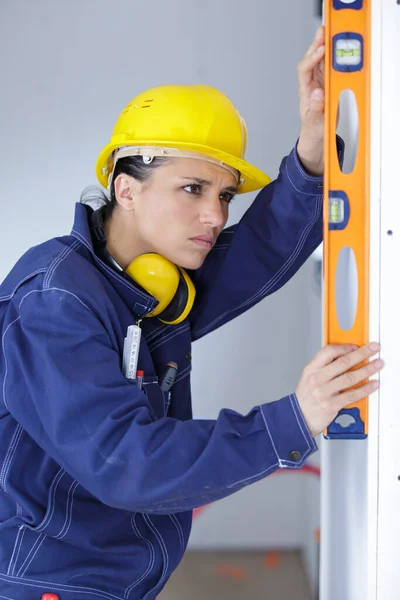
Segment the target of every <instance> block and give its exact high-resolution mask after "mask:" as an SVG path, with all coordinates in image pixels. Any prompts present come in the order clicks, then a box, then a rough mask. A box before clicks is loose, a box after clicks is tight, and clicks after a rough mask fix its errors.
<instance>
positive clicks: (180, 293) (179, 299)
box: [157, 271, 189, 322]
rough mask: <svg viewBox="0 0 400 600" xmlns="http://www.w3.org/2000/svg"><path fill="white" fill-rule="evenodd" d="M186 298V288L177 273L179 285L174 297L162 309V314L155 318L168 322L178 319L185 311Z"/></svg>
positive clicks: (187, 296)
mask: <svg viewBox="0 0 400 600" xmlns="http://www.w3.org/2000/svg"><path fill="white" fill-rule="evenodd" d="M188 298H189V290H188V286H187V283H186V281H185V278H184V277H183V275H182V273H181V272H180V271H179V283H178V287H177V290H176V292H175V296H174V297H173V298H172V300H171V302H170V303H169V304H168V306H167V307H166V308H164V310H163V311H162V313H160V314H159V315H157V318H158V319H162V320H163V321H168V322H172V321H176V319H178V318H179V317H180V316H181V314H182V313H183V311H184V310H185V308H186V306H187V303H188Z"/></svg>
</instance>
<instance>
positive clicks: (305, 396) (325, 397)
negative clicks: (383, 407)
mask: <svg viewBox="0 0 400 600" xmlns="http://www.w3.org/2000/svg"><path fill="white" fill-rule="evenodd" d="M354 348H355V346H349V345H331V346H326V347H325V348H322V350H320V351H319V352H318V354H317V355H316V356H315V358H314V359H313V360H312V361H311V362H310V363H309V364H308V365H307V366H306V368H305V369H304V371H303V374H302V377H301V379H300V381H299V384H298V386H297V389H296V395H297V399H298V401H299V405H300V408H301V411H302V413H303V416H304V419H305V421H306V423H307V425H308V428H309V430H310V432H311V435H313V436H316V435H318V434H319V433H322V431H324V429H325V428H326V427H327V426H328V425H330V423H332V421H334V419H335V417H336V415H337V413H338V412H339V411H340V410H341V409H342V408H344V407H345V406H347V404H353V403H354V402H358V400H361V399H362V398H365V397H366V396H369V395H370V394H372V392H374V391H375V390H376V389H378V387H379V382H378V381H368V382H367V383H364V384H363V385H361V386H359V387H355V388H353V386H357V385H358V384H359V383H361V382H362V381H364V380H367V379H368V378H369V377H370V376H371V375H375V374H376V373H378V372H379V371H380V370H381V369H382V368H383V366H384V363H383V361H382V360H381V359H379V358H378V359H376V360H373V361H372V362H369V363H368V364H367V365H364V366H362V367H360V368H358V369H356V370H350V369H352V368H353V367H356V366H357V365H359V364H360V363H363V362H364V361H366V360H368V359H369V358H371V357H372V356H373V355H374V354H376V353H377V352H378V351H379V345H378V344H375V345H374V344H370V345H368V346H363V347H362V348H358V349H356V350H354ZM349 388H353V389H349Z"/></svg>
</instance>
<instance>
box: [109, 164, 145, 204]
mask: <svg viewBox="0 0 400 600" xmlns="http://www.w3.org/2000/svg"><path fill="white" fill-rule="evenodd" d="M140 189H141V184H140V183H139V182H138V181H136V179H134V178H133V177H131V176H130V175H126V173H120V174H119V175H118V177H116V178H115V180H114V192H115V199H116V200H117V202H118V204H119V205H120V207H121V208H123V209H124V210H128V211H129V210H133V206H134V200H135V196H136V195H137V194H139V193H140Z"/></svg>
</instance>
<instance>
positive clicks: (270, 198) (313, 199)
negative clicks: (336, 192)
mask: <svg viewBox="0 0 400 600" xmlns="http://www.w3.org/2000/svg"><path fill="white" fill-rule="evenodd" d="M321 209H322V179H321V178H319V177H311V176H309V175H307V174H306V173H305V172H304V170H303V168H302V166H301V164H300V162H299V159H298V156H297V152H296V149H293V151H292V152H291V153H290V154H289V156H288V157H286V158H285V159H284V160H283V162H282V164H281V167H280V172H279V176H278V178H277V179H276V180H275V181H273V182H272V183H271V184H270V185H269V186H267V187H266V188H264V189H263V190H261V191H260V192H259V194H258V195H257V197H256V198H255V200H254V202H253V203H252V205H251V206H250V208H249V209H248V210H247V212H246V213H245V215H244V216H243V218H242V219H241V220H240V222H239V223H238V224H237V225H234V226H232V227H229V228H227V229H226V230H224V231H223V232H222V233H221V235H220V236H219V238H218V240H217V243H216V245H215V247H214V248H213V250H212V251H211V252H210V253H209V255H208V257H207V259H206V260H205V262H204V264H203V266H202V267H201V268H200V269H199V270H197V271H194V272H193V271H192V272H190V275H191V277H192V279H193V281H194V284H195V286H196V289H197V297H196V301H195V305H194V307H193V310H192V312H191V314H190V315H189V317H188V318H187V319H186V320H185V321H184V322H182V323H181V324H179V325H165V324H163V323H161V322H160V321H159V320H157V319H156V318H148V319H146V318H144V319H143V321H142V330H143V335H142V341H141V347H140V356H139V364H138V368H139V369H143V370H144V371H145V382H144V386H143V389H142V390H141V389H139V388H138V386H137V385H135V384H134V383H133V382H132V381H130V380H128V379H126V378H125V377H124V375H123V373H122V370H121V363H122V354H123V344H124V338H125V336H126V332H127V328H128V326H129V325H132V324H134V323H135V321H136V320H137V319H138V318H141V317H145V316H146V314H148V313H149V312H151V311H152V309H153V308H154V306H155V304H156V301H155V299H154V298H152V297H151V296H149V295H148V294H146V293H144V292H143V290H142V289H140V288H138V287H137V286H135V283H134V282H133V281H128V280H127V279H125V278H124V277H123V276H121V275H120V274H119V273H117V272H115V271H114V270H112V269H111V268H110V267H109V266H108V265H107V264H105V263H104V262H103V261H102V260H100V258H99V257H98V256H96V254H95V253H94V249H93V243H92V239H91V234H90V229H89V220H88V219H89V214H88V213H89V211H90V210H91V209H90V208H89V207H86V206H84V205H82V204H77V205H76V209H75V220H74V224H73V229H72V231H71V233H70V235H67V236H65V237H60V238H56V239H51V240H49V241H47V242H45V243H43V244H41V245H39V246H36V247H34V248H31V249H30V250H29V251H28V252H27V253H26V254H24V255H23V256H22V258H21V259H20V260H19V261H18V262H17V264H16V265H15V267H14V268H13V269H12V270H11V272H10V273H9V275H8V276H7V278H6V279H5V280H4V282H3V283H2V285H1V286H0V331H1V336H2V347H1V353H0V598H9V599H12V600H34V599H35V598H37V599H40V598H41V595H42V594H43V593H45V592H53V593H56V594H58V595H59V597H60V599H61V600H73V599H74V600H82V599H85V598H87V599H88V600H100V599H101V600H138V599H141V600H144V599H146V600H154V598H156V596H157V594H158V593H159V592H160V590H161V589H162V588H163V587H164V585H165V583H166V582H167V580H168V578H169V576H170V575H171V573H172V572H173V571H174V569H175V568H176V567H177V566H178V564H179V562H180V560H181V559H182V556H183V554H184V552H185V549H186V546H187V542H188V537H189V533H190V528H191V522H192V509H194V508H196V507H199V506H202V505H205V504H208V503H210V502H214V501H216V500H218V499H220V498H224V497H226V496H228V495H230V494H233V493H234V492H237V491H238V490H240V489H241V488H243V487H244V486H247V485H249V484H251V483H253V482H256V481H258V480H260V479H261V478H263V477H266V476H267V475H269V474H270V473H273V472H274V471H275V470H277V469H279V468H289V469H298V468H299V467H301V466H302V465H303V464H304V461H305V460H306V459H307V458H308V457H309V456H310V454H311V453H313V452H314V451H315V450H316V445H315V442H314V440H313V438H312V437H311V435H310V432H309V430H308V428H307V426H306V423H305V421H304V419H303V416H302V413H301V410H300V408H299V405H298V402H297V399H296V396H295V394H291V395H289V396H287V397H284V398H282V399H279V400H277V401H276V402H271V403H263V401H262V400H263V399H262V392H261V391H260V398H259V405H258V406H255V407H254V408H253V409H252V410H251V411H250V412H249V413H248V414H246V415H242V414H239V413H237V412H235V411H233V410H230V409H229V408H227V409H224V410H221V411H220V413H219V416H218V418H217V419H216V420H211V419H210V420H205V419H201V420H197V419H192V409H191V396H190V372H191V368H192V364H191V344H192V342H193V341H194V340H196V339H198V338H200V337H202V336H203V335H205V334H207V333H209V332H210V331H213V330H214V329H216V328H217V327H220V326H221V325H223V324H224V323H227V322H228V321H230V320H231V319H233V318H234V317H236V316H238V315H240V314H241V313H243V312H244V311H246V310H248V309H250V308H251V307H252V306H254V305H255V304H256V303H257V302H259V301H260V300H262V299H263V298H264V297H265V296H267V295H268V294H271V293H273V292H275V291H276V290H277V289H279V288H280V287H281V286H283V285H284V284H285V283H286V282H287V281H288V280H289V279H290V278H291V277H292V276H293V275H294V273H295V272H296V271H297V270H298V269H299V267H300V266H301V265H302V264H303V263H304V261H305V260H306V259H307V258H308V257H309V256H310V254H311V253H312V252H313V251H314V250H315V248H316V247H317V246H318V245H319V244H320V242H321V234H322V225H321V212H322V211H321ZM171 360H174V361H175V362H176V363H177V364H178V373H177V377H176V380H175V383H174V385H173V387H172V390H171V394H170V395H169V394H167V393H165V392H163V391H161V388H160V386H159V385H158V377H159V376H160V373H162V372H163V371H164V368H165V365H166V363H168V362H169V361H171Z"/></svg>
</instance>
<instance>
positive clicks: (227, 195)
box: [219, 192, 235, 204]
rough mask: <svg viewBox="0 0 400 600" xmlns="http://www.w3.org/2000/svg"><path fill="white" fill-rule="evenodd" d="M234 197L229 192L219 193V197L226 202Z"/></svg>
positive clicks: (228, 202)
mask: <svg viewBox="0 0 400 600" xmlns="http://www.w3.org/2000/svg"><path fill="white" fill-rule="evenodd" d="M234 197H235V195H234V194H230V193H229V192H225V193H223V194H220V196H219V199H220V200H223V201H224V202H226V203H227V204H230V203H231V202H232V200H233V199H234Z"/></svg>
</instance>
